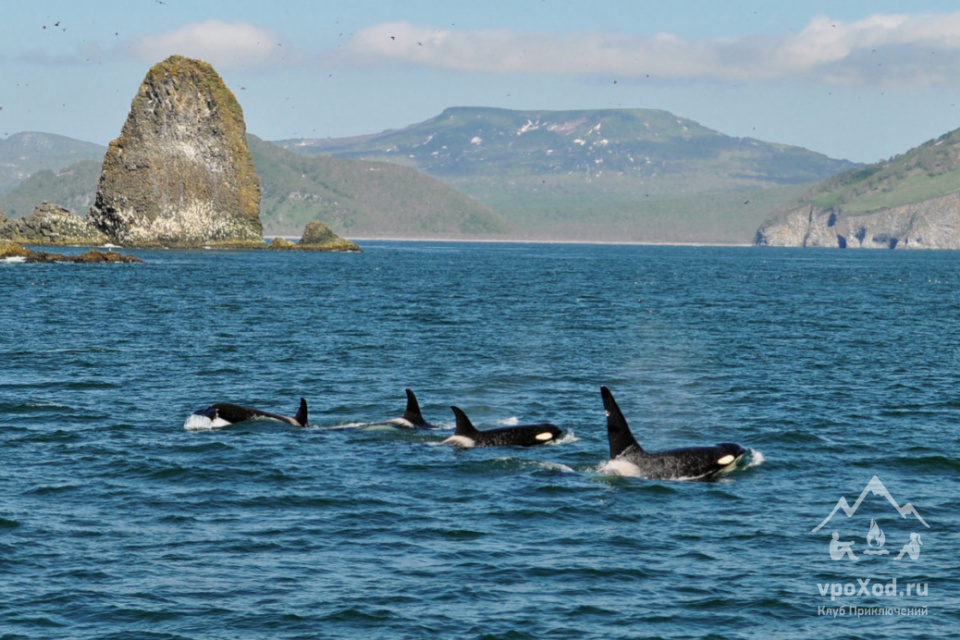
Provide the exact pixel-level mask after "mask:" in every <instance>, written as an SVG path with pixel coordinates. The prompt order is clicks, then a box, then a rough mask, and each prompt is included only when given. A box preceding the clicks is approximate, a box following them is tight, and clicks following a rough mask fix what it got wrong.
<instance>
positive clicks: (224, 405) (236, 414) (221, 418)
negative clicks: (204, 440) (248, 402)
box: [193, 398, 310, 427]
mask: <svg viewBox="0 0 960 640" xmlns="http://www.w3.org/2000/svg"><path fill="white" fill-rule="evenodd" d="M193 415H195V416H203V417H206V418H209V419H210V422H211V423H212V424H211V426H213V427H225V426H227V425H231V424H237V423H238V422H244V421H246V420H257V419H261V418H268V419H270V420H279V421H280V422H286V423H287V424H292V425H293V426H295V427H308V426H310V423H309V422H308V421H307V401H306V400H305V399H303V398H300V409H299V411H297V415H295V416H293V417H292V418H291V417H289V416H281V415H280V414H277V413H270V412H269V411H261V410H260V409H254V408H252V407H241V406H240V405H238V404H230V403H228V402H220V403H217V404H212V405H210V406H209V407H207V408H206V409H197V410H196V411H194V412H193Z"/></svg>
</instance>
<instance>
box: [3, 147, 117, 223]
mask: <svg viewBox="0 0 960 640" xmlns="http://www.w3.org/2000/svg"><path fill="white" fill-rule="evenodd" d="M100 164H101V161H99V160H81V161H80V162H76V163H74V164H72V165H70V166H69V167H66V168H65V169H61V170H59V171H58V172H56V173H54V172H53V171H51V170H49V169H43V170H41V171H38V172H36V173H34V174H33V175H31V176H30V177H28V178H27V179H26V180H24V181H23V182H21V183H20V184H19V185H17V186H16V187H15V188H14V189H13V190H11V191H10V192H9V193H7V194H6V195H4V196H2V197H0V210H3V211H4V212H6V213H7V215H9V216H10V217H11V218H22V217H23V216H25V215H27V214H28V213H32V212H33V210H34V208H35V207H36V206H37V205H38V204H40V203H41V202H43V201H47V202H52V203H54V204H59V205H60V206H63V207H66V208H67V209H70V210H71V211H76V212H80V213H84V212H86V210H87V209H89V208H90V205H92V204H93V201H94V198H96V196H97V181H98V180H99V179H100Z"/></svg>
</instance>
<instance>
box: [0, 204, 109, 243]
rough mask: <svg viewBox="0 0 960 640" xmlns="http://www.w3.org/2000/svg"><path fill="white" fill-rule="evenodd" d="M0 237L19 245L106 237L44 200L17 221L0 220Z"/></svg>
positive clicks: (101, 240)
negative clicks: (31, 211) (3, 221)
mask: <svg viewBox="0 0 960 640" xmlns="http://www.w3.org/2000/svg"><path fill="white" fill-rule="evenodd" d="M0 237H3V238H7V239H8V240H14V241H16V242H19V243H22V244H35V245H53V246H57V245H101V244H104V243H105V242H108V241H109V238H107V236H105V235H104V234H103V233H101V232H100V230H99V229H97V228H96V227H95V226H94V225H93V223H92V222H91V221H90V220H89V219H87V218H81V217H80V216H78V215H76V214H75V213H73V212H72V211H70V210H69V209H65V208H64V207H61V206H59V205H55V204H48V203H46V202H44V203H43V204H41V205H40V206H38V207H37V208H36V209H34V210H33V213H31V214H29V215H26V216H24V217H22V218H20V219H19V220H9V221H7V222H6V223H5V224H2V221H0Z"/></svg>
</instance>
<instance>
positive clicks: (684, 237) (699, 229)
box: [277, 107, 862, 243]
mask: <svg viewBox="0 0 960 640" xmlns="http://www.w3.org/2000/svg"><path fill="white" fill-rule="evenodd" d="M277 144H280V145H281V146H283V147H285V148H287V149H290V150H293V151H296V152H297V153H301V154H305V155H331V156H335V157H344V158H363V159H367V160H382V161H388V162H394V163H398V164H405V165H409V166H413V167H416V168H418V169H420V170H421V171H424V172H425V173H427V174H429V175H433V176H436V177H438V178H440V179H441V180H443V181H444V182H446V183H447V184H449V185H451V186H453V187H454V188H456V189H458V190H459V191H462V192H463V193H465V194H467V195H470V196H472V197H474V198H476V199H478V200H480V201H481V202H483V203H485V204H487V205H489V206H490V207H491V208H493V209H494V210H495V211H497V212H498V213H500V214H501V215H503V216H504V217H505V218H506V219H507V220H508V221H510V222H511V223H513V224H515V225H517V227H518V228H519V229H520V231H521V232H522V233H525V234H527V235H531V236H535V237H539V238H544V237H545V236H549V237H551V238H555V239H588V240H593V239H607V240H610V239H620V240H634V241H692V242H711V241H714V242H742V243H747V242H749V241H750V240H751V239H752V237H753V234H754V232H755V230H756V227H757V225H758V224H759V223H760V222H761V221H762V220H763V217H764V216H765V214H766V212H767V211H769V207H773V206H776V205H778V204H780V203H782V202H785V201H787V200H790V199H792V198H794V197H796V195H798V193H799V191H800V190H801V189H800V188H799V187H798V185H802V184H805V183H811V182H814V181H817V180H822V179H824V178H827V177H830V176H833V175H835V174H837V173H840V172H842V171H846V170H848V169H851V168H855V167H858V166H862V165H857V164H855V163H852V162H848V161H845V160H835V159H831V158H828V157H827V156H825V155H823V154H819V153H815V152H812V151H809V150H806V149H802V148H799V147H793V146H789V145H782V144H773V143H768V142H763V141H760V140H756V139H752V138H736V137H731V136H727V135H724V134H722V133H720V132H718V131H715V130H712V129H709V128H707V127H704V126H702V125H700V124H698V123H696V122H694V121H692V120H689V119H686V118H682V117H679V116H676V115H674V114H671V113H669V112H667V111H660V110H653V109H602V110H580V111H546V110H541V111H513V110H506V109H493V108H481V107H456V108H450V109H446V110H445V111H444V112H443V113H442V114H440V115H439V116H437V117H435V118H432V119H430V120H427V121H425V122H421V123H418V124H414V125H411V126H409V127H406V128H404V129H401V130H395V131H385V132H382V133H379V134H372V135H366V136H357V137H353V138H342V139H308V140H282V141H279V142H277ZM716 194H728V195H727V196H723V195H721V197H720V198H717V197H716ZM741 195H742V196H743V197H741ZM745 202H747V203H749V202H753V206H752V207H745V206H743V205H744V203H745ZM691 210H701V211H704V212H705V214H706V218H704V219H702V220H700V221H695V220H692V219H691V216H690V215H689V214H688V213H687V212H688V211H691ZM674 229H678V230H679V235H678V234H677V233H675V232H674V231H673V230H674Z"/></svg>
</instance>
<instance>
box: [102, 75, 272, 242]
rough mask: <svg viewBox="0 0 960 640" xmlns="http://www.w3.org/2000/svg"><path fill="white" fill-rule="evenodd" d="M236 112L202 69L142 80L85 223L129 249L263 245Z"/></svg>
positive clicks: (256, 194) (254, 181) (255, 188)
mask: <svg viewBox="0 0 960 640" xmlns="http://www.w3.org/2000/svg"><path fill="white" fill-rule="evenodd" d="M245 134H246V126H245V124H244V121H243V111H242V109H241V108H240V105H239V103H238V102H237V100H236V98H235V97H234V95H233V93H232V92H231V91H230V90H229V89H228V88H227V87H226V85H224V83H223V80H222V79H221V78H220V76H219V75H218V74H217V72H216V71H214V69H213V67H211V66H210V65H209V64H207V63H206V62H203V61H200V60H192V59H189V58H184V57H181V56H172V57H170V58H168V59H167V60H165V61H163V62H161V63H159V64H157V65H155V66H154V67H153V68H151V69H150V71H149V72H148V73H147V76H146V78H145V79H144V81H143V83H142V84H141V85H140V89H139V91H138V92H137V95H136V97H135V98H134V99H133V103H132V104H131V106H130V114H129V116H128V117H127V121H126V123H125V124H124V125H123V130H122V131H121V133H120V137H119V138H117V139H116V140H113V141H112V142H111V143H110V147H109V149H108V150H107V154H106V156H105V158H104V160H103V168H102V170H101V174H100V184H99V187H98V190H97V197H96V202H95V204H94V206H93V207H92V208H91V209H90V213H89V216H90V218H91V220H92V221H93V222H94V224H95V225H96V226H97V227H98V228H99V229H100V230H101V231H103V232H104V233H106V234H107V235H108V236H110V237H111V238H114V241H115V242H118V243H119V244H122V245H128V246H156V245H164V246H204V245H207V246H210V245H222V246H230V247H242V246H256V247H262V246H263V236H262V227H261V224H260V181H259V179H258V178H257V173H256V171H255V169H254V166H253V159H252V158H251V156H250V150H249V149H248V148H247V141H246V137H245Z"/></svg>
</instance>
